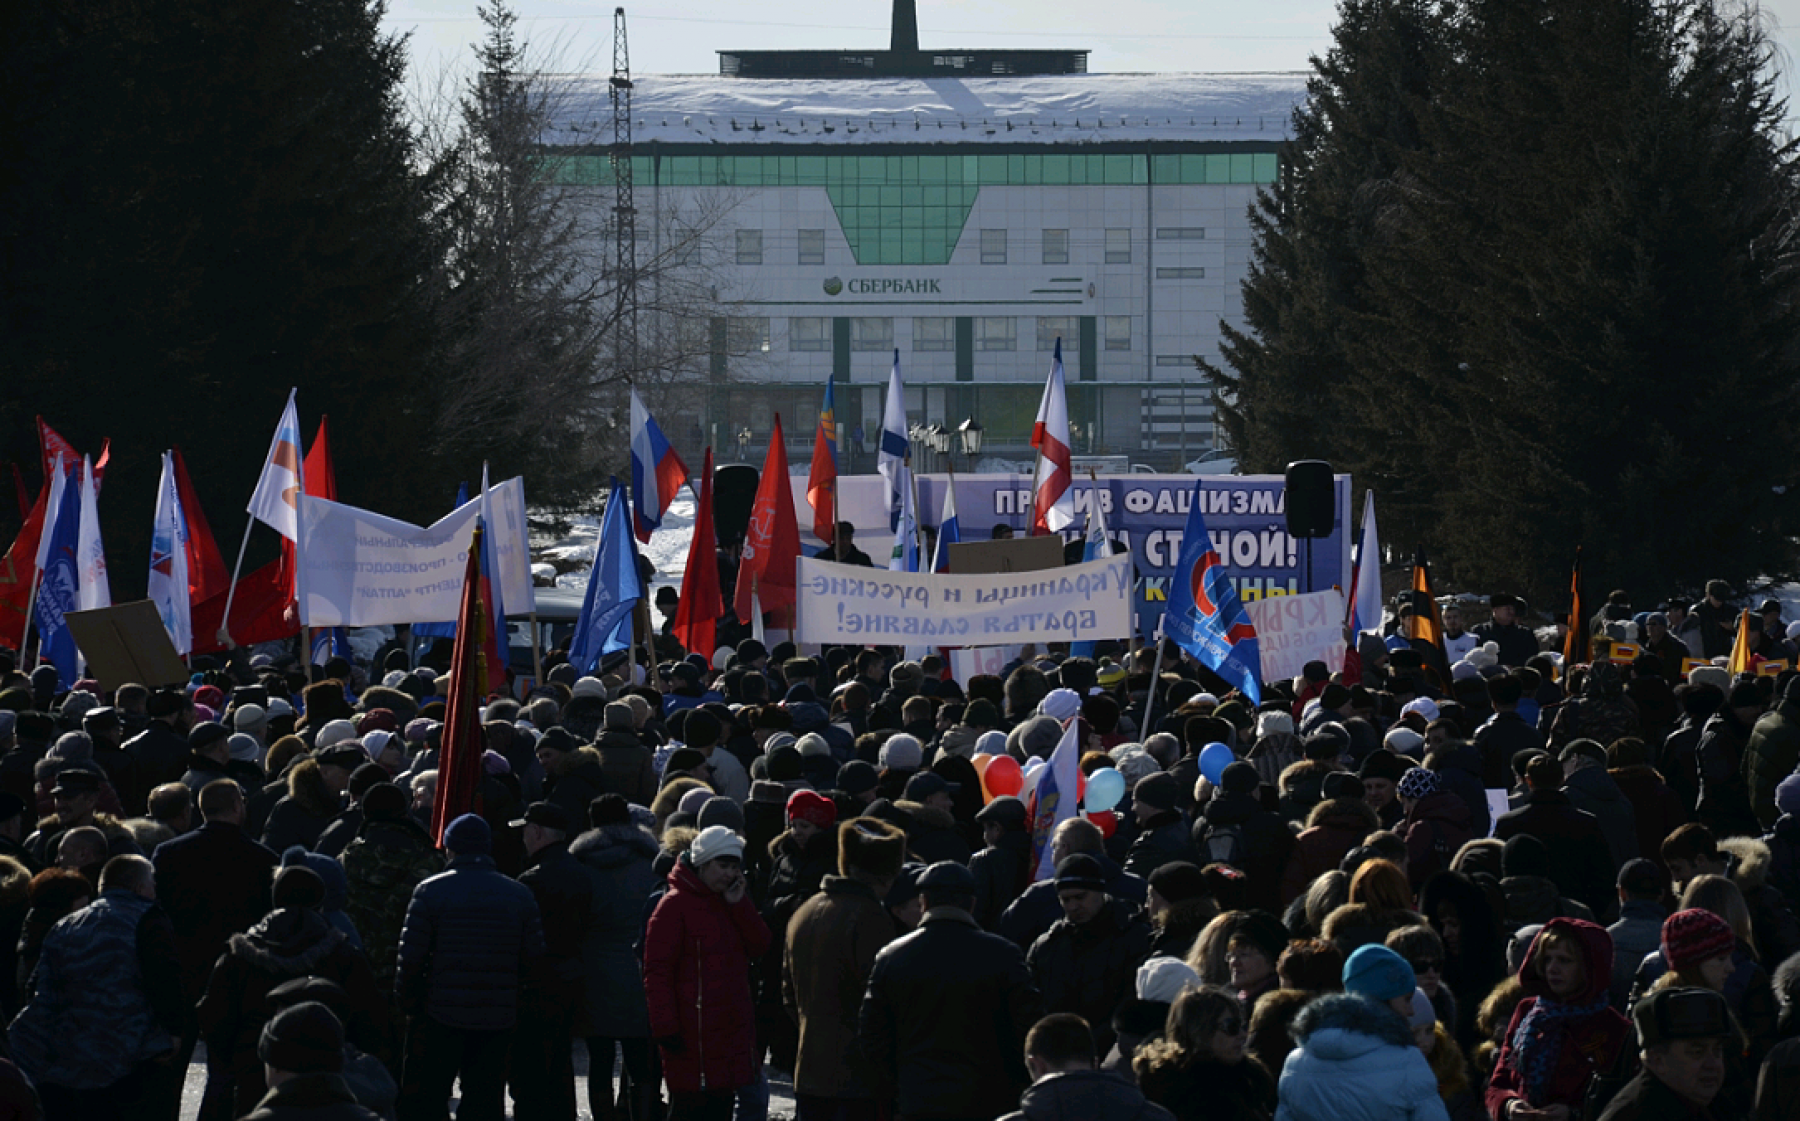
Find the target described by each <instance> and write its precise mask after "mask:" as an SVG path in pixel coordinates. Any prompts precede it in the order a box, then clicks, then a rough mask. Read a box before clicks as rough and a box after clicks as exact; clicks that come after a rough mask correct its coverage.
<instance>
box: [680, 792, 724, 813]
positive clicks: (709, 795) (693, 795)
mask: <svg viewBox="0 0 1800 1121" xmlns="http://www.w3.org/2000/svg"><path fill="white" fill-rule="evenodd" d="M714 797H715V795H714V794H713V792H712V791H711V790H708V789H707V788H706V787H704V786H696V787H694V788H693V789H692V790H690V791H688V792H687V793H686V794H683V795H682V796H681V801H680V802H679V803H677V804H676V806H675V808H676V810H677V811H678V812H680V813H684V814H698V813H699V812H700V810H701V809H702V808H703V807H704V806H705V805H706V803H708V802H710V801H712V800H713V798H714Z"/></svg>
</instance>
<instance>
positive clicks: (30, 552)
mask: <svg viewBox="0 0 1800 1121" xmlns="http://www.w3.org/2000/svg"><path fill="white" fill-rule="evenodd" d="M49 501H50V479H49V477H48V476H46V477H45V479H44V485H43V486H42V487H41V488H39V490H38V496H37V502H36V503H34V504H33V505H32V507H31V512H30V513H28V514H26V515H25V524H24V525H22V526H20V527H19V536H18V537H17V538H16V539H15V540H14V541H13V543H12V548H10V549H8V550H7V551H6V557H5V558H4V559H0V643H4V644H5V645H8V646H11V645H13V644H14V643H16V642H20V641H22V640H23V639H24V637H25V621H26V620H27V619H28V618H30V615H31V585H32V583H33V582H34V581H35V580H36V579H37V547H38V538H39V537H41V536H43V533H44V506H45V504H46V503H48V502H49Z"/></svg>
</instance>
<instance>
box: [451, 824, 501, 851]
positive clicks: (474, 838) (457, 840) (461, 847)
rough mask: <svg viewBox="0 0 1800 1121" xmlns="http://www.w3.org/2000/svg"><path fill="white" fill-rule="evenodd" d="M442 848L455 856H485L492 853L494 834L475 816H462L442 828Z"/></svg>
mask: <svg viewBox="0 0 1800 1121" xmlns="http://www.w3.org/2000/svg"><path fill="white" fill-rule="evenodd" d="M444 847H445V848H446V849H448V850H450V852H451V853H452V854H453V855H455V856H486V855H487V854H489V853H491V852H493V851H494V832H493V830H491V829H489V828H488V823H487V822H485V821H483V820H482V819H481V818H480V817H479V816H477V815H475V814H463V815H462V816H461V817H459V818H457V819H456V820H455V821H452V822H451V823H450V824H449V825H448V826H446V827H445V828H444Z"/></svg>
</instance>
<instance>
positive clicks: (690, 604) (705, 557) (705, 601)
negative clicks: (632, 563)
mask: <svg viewBox="0 0 1800 1121" xmlns="http://www.w3.org/2000/svg"><path fill="white" fill-rule="evenodd" d="M786 481H787V478H786V476H785V475H784V476H783V477H782V482H783V483H785V482H786ZM712 484H713V458H712V449H711V448H707V449H706V463H705V465H704V466H702V467H701V469H700V508H699V509H698V510H697V511H695V514H694V539H693V541H692V542H691V543H689V545H688V558H687V571H686V572H685V573H683V575H682V577H681V600H680V602H678V603H677V604H676V605H675V625H674V626H673V627H671V628H670V630H671V632H672V633H673V634H674V636H675V639H676V641H678V642H680V643H681V645H682V646H684V647H686V648H687V650H688V652H689V653H695V654H699V655H700V656H701V657H703V658H707V659H709V660H710V659H711V658H712V655H713V645H714V639H715V637H716V636H717V635H718V633H719V631H718V628H719V616H720V615H722V614H724V612H725V604H724V602H723V601H722V600H721V599H720V598H719V550H718V546H717V545H716V544H715V543H714V540H713V502H712Z"/></svg>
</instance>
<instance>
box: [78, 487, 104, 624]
mask: <svg viewBox="0 0 1800 1121" xmlns="http://www.w3.org/2000/svg"><path fill="white" fill-rule="evenodd" d="M99 497H100V492H99V490H98V488H96V487H95V486H94V465H93V463H92V462H90V461H89V459H88V457H87V456H82V457H81V523H80V526H79V530H78V533H77V535H76V539H75V563H76V565H77V577H78V582H77V583H76V585H75V607H76V610H78V611H92V610H94V609H95V608H97V607H111V606H112V586H111V585H110V584H109V583H108V582H107V579H106V547H105V546H104V545H103V544H101V541H100V510H99Z"/></svg>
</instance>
